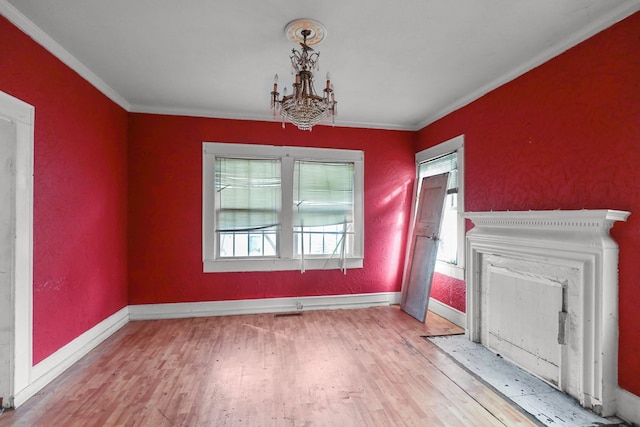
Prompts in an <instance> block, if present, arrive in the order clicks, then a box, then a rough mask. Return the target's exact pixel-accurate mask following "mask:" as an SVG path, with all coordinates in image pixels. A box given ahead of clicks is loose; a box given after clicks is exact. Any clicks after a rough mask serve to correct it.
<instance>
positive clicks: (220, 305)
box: [129, 292, 400, 320]
mask: <svg viewBox="0 0 640 427" xmlns="http://www.w3.org/2000/svg"><path fill="white" fill-rule="evenodd" d="M399 303H400V292H382V293H375V294H355V295H329V296H316V297H292V298H266V299H244V300H231V301H208V302H193V303H170V304H142V305H130V306H129V318H130V320H152V319H176V318H184V317H206V316H228V315H237V314H259V313H282V312H289V311H300V310H332V309H340V308H367V307H376V306H387V305H392V304H399Z"/></svg>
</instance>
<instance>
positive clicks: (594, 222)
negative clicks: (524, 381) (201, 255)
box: [465, 210, 630, 416]
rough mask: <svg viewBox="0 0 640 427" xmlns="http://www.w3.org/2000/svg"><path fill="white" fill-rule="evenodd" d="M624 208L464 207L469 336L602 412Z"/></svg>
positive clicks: (614, 362) (608, 405) (611, 394)
mask: <svg viewBox="0 0 640 427" xmlns="http://www.w3.org/2000/svg"><path fill="white" fill-rule="evenodd" d="M629 214H630V213H629V212H625V211H616V210H555V211H522V212H518V211H508V212H477V213H467V214H465V217H466V218H468V219H469V220H471V221H472V222H473V223H474V225H475V227H474V228H473V229H472V230H470V231H469V232H468V233H467V243H468V244H467V270H466V281H467V330H466V334H467V336H468V338H469V339H470V340H472V341H474V342H479V343H482V344H483V345H485V346H487V347H488V348H490V349H491V350H493V351H494V352H496V353H500V354H501V355H503V356H504V357H505V358H507V359H509V360H511V361H513V362H515V363H516V364H518V365H520V366H522V367H523V368H525V369H526V370H528V371H530V372H532V373H534V374H536V375H538V376H539V377H541V378H543V379H545V380H546V381H548V382H549V383H551V384H553V385H554V386H555V387H557V388H558V389H560V390H562V391H564V392H566V393H567V394H569V395H571V396H573V397H575V398H576V399H577V400H578V401H579V402H580V404H581V405H582V406H583V407H586V408H589V409H591V410H593V411H594V412H596V413H597V414H599V415H602V416H610V415H614V414H615V412H616V395H617V388H618V384H617V370H618V246H617V244H616V242H615V241H614V240H613V239H612V238H611V236H610V234H609V231H610V229H611V227H612V226H613V224H614V222H616V221H625V220H626V218H627V217H628V216H629Z"/></svg>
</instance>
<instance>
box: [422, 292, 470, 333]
mask: <svg viewBox="0 0 640 427" xmlns="http://www.w3.org/2000/svg"><path fill="white" fill-rule="evenodd" d="M429 310H430V311H433V312H434V313H435V314H437V315H438V316H442V317H444V318H445V319H447V320H448V321H449V322H451V323H454V324H456V325H458V326H460V327H461V328H465V329H466V327H467V315H466V314H465V313H463V312H461V311H459V310H456V309H455V308H453V307H450V306H448V305H446V304H444V303H442V302H440V301H438V300H437V299H433V298H429Z"/></svg>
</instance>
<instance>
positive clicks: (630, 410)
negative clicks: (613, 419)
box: [616, 388, 640, 425]
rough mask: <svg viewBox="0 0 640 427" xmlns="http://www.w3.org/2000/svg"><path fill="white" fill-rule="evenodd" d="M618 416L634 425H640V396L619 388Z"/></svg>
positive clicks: (617, 400)
mask: <svg viewBox="0 0 640 427" xmlns="http://www.w3.org/2000/svg"><path fill="white" fill-rule="evenodd" d="M616 409H617V410H616V416H617V417H618V418H622V419H623V420H625V421H626V422H628V423H633V425H638V424H640V396H636V395H635V394H633V393H630V392H628V391H627V390H624V389H622V388H618V396H617V398H616Z"/></svg>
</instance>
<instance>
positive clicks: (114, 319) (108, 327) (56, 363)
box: [13, 307, 129, 408]
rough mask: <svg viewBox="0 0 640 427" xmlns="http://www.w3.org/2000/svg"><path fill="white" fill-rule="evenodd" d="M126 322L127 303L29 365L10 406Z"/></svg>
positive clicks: (21, 399) (49, 380) (17, 403)
mask: <svg viewBox="0 0 640 427" xmlns="http://www.w3.org/2000/svg"><path fill="white" fill-rule="evenodd" d="M128 322H129V307H124V308H123V309H121V310H120V311H118V312H116V313H115V314H112V315H111V316H109V317H107V318H106V319H105V320H103V321H102V322H100V323H98V324H97V325H96V326H94V327H93V328H91V329H89V330H88V331H86V332H85V333H83V334H82V335H80V336H79V337H77V338H76V339H74V340H73V341H71V342H70V343H68V344H67V345H65V346H64V347H62V348H60V349H59V350H58V351H56V352H55V353H53V354H52V355H51V356H49V357H47V358H46V359H44V360H43V361H41V362H40V363H38V364H37V365H35V366H33V367H32V368H31V372H30V381H29V385H28V386H27V387H25V388H24V389H22V390H20V391H16V393H15V395H14V398H13V405H14V407H16V408H17V407H19V406H20V405H22V404H23V403H24V402H26V401H27V399H29V398H30V397H32V396H34V395H35V394H36V393H38V392H39V391H40V390H42V388H43V387H44V386H46V385H47V384H49V383H50V382H51V381H53V380H54V379H55V378H56V377H58V375H60V374H62V373H63V372H64V371H65V370H67V369H68V368H69V367H71V366H72V365H73V364H74V363H76V362H77V361H78V360H80V359H81V358H82V357H83V356H85V355H86V354H87V353H89V352H90V351H91V350H93V349H94V348H95V347H96V346H98V344H100V343H101V342H103V341H104V340H105V339H107V338H109V337H110V336H111V335H112V334H113V333H114V332H116V331H117V330H118V329H120V328H122V327H123V326H124V325H126V324H127V323H128Z"/></svg>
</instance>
